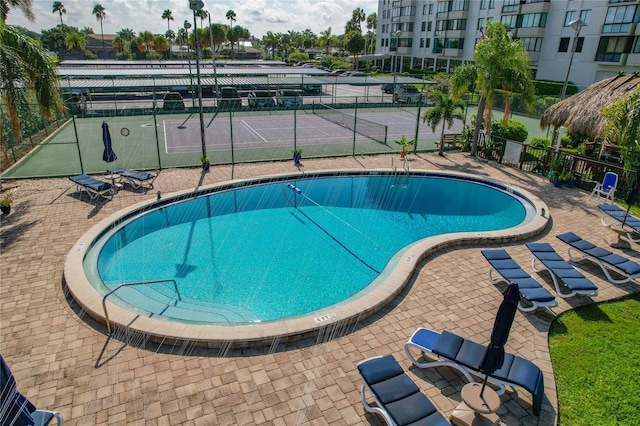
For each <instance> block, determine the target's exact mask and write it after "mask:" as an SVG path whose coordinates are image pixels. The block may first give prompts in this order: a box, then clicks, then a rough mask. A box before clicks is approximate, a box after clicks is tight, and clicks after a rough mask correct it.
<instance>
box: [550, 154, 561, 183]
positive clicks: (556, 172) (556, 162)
mask: <svg viewBox="0 0 640 426" xmlns="http://www.w3.org/2000/svg"><path fill="white" fill-rule="evenodd" d="M563 175H564V164H563V163H562V161H560V159H558V158H554V159H553V160H552V161H551V183H553V186H555V187H556V188H559V187H561V186H562V178H563Z"/></svg>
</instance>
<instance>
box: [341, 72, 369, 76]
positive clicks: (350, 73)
mask: <svg viewBox="0 0 640 426" xmlns="http://www.w3.org/2000/svg"><path fill="white" fill-rule="evenodd" d="M342 76H343V77H369V74H367V73H366V72H360V71H347V72H345V73H344V74H342Z"/></svg>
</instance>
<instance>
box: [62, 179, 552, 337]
mask: <svg viewBox="0 0 640 426" xmlns="http://www.w3.org/2000/svg"><path fill="white" fill-rule="evenodd" d="M389 172H390V170H389V169H372V170H362V169H336V170H331V169H329V170H321V171H315V172H313V173H311V174H308V173H307V174H301V173H284V174H275V175H266V176H262V177H260V178H252V179H238V180H229V181H224V182H219V183H216V184H213V185H207V186H205V187H200V188H195V189H188V190H183V191H178V192H174V193H170V194H163V199H164V200H168V199H174V198H181V197H185V196H191V195H193V194H194V193H200V192H203V191H209V190H212V189H215V188H221V187H240V186H243V185H245V184H248V183H250V182H255V181H266V180H274V181H277V180H284V179H287V178H301V177H303V178H306V177H309V175H337V176H345V175H372V174H374V175H375V174H388V173H389ZM411 173H412V174H414V173H415V174H424V175H428V176H442V177H446V176H449V177H457V178H461V179H463V180H469V181H473V182H481V183H486V184H489V185H491V186H496V187H499V188H502V189H504V190H506V191H507V192H513V193H516V194H517V195H519V196H521V197H522V198H525V199H527V200H528V201H529V202H531V204H532V205H533V206H534V209H535V216H534V217H533V219H532V220H531V221H530V222H529V223H527V224H524V225H521V226H518V227H515V228H513V227H512V228H508V229H505V230H500V231H486V232H459V233H449V234H444V235H438V236H434V237H428V238H425V239H422V240H420V241H418V242H416V243H414V244H411V245H409V246H407V248H406V249H405V250H404V251H403V252H399V253H398V254H396V256H394V258H398V259H399V261H398V262H397V263H396V264H395V266H393V267H387V268H386V269H385V271H384V272H383V275H384V278H383V280H382V281H381V282H379V283H377V284H376V285H375V286H374V288H373V289H370V290H368V291H366V292H364V294H362V295H360V296H359V297H358V298H355V296H354V297H352V298H350V299H348V300H347V301H345V302H341V303H339V304H337V305H332V306H330V307H327V308H325V309H323V310H322V312H318V311H316V312H312V313H309V314H307V315H303V316H299V317H295V318H290V319H286V320H280V321H274V322H267V323H260V324H249V325H237V324H234V325H229V326H221V325H203V324H187V323H180V322H170V321H165V320H157V319H154V318H149V317H144V316H141V315H139V314H137V313H135V312H131V311H127V310H126V309H124V308H122V307H120V306H118V305H117V304H114V303H111V302H109V301H108V300H107V302H106V304H107V308H108V312H109V320H110V323H111V324H112V326H113V328H116V329H117V328H127V329H133V330H136V331H137V332H141V333H143V334H144V335H146V336H147V337H148V338H149V339H151V340H153V341H159V342H160V341H161V342H165V343H168V342H185V341H188V342H189V343H190V344H194V345H199V346H206V347H227V348H228V347H229V346H234V347H246V346H262V345H273V344H277V343H278V342H279V341H287V340H296V339H301V338H304V337H310V336H313V335H316V334H317V335H319V336H321V335H323V334H324V333H323V331H330V330H332V329H334V328H337V327H342V326H345V325H348V324H350V323H352V322H357V321H359V320H360V319H362V318H364V317H366V316H369V315H371V314H373V313H375V312H377V311H379V310H380V309H382V308H383V307H384V306H386V305H387V304H388V303H389V302H390V301H391V300H393V299H394V298H395V297H396V296H397V295H398V294H399V293H400V292H401V291H402V290H403V289H404V288H405V287H406V285H407V284H408V283H409V280H410V279H411V276H412V275H413V272H414V270H415V269H416V267H417V265H418V264H419V263H420V262H421V261H422V260H423V259H425V258H426V257H428V256H430V255H431V254H433V253H435V252H437V251H439V250H442V249H443V248H448V247H454V246H461V245H470V244H471V245H473V244H489V243H494V244H495V243H507V242H514V241H520V240H523V239H527V238H530V237H532V236H534V235H537V234H539V233H541V232H542V231H544V229H546V227H547V225H548V223H549V220H550V213H549V209H548V207H547V205H546V203H544V202H543V201H542V200H541V199H540V198H538V197H537V196H535V195H534V194H532V193H530V192H529V191H526V190H524V189H522V188H520V187H516V186H514V185H510V184H506V183H504V182H501V181H498V180H495V179H490V178H479V177H477V176H474V175H470V174H466V173H459V172H450V171H433V170H412V171H411ZM156 202H157V200H147V201H143V202H140V203H137V204H135V205H132V206H130V207H128V208H125V209H123V210H120V211H118V212H116V213H114V214H113V215H110V216H109V217H107V218H105V219H104V220H102V221H100V222H99V223H98V224H96V225H95V226H93V227H92V228H91V229H90V230H89V231H87V232H86V233H85V234H84V235H83V236H82V237H81V238H80V239H78V240H77V242H76V243H75V244H74V246H73V248H72V249H71V251H70V252H69V254H68V255H67V258H66V260H65V264H64V272H63V282H64V285H65V286H66V288H67V289H68V290H69V292H70V294H71V296H72V297H73V299H74V300H75V302H76V303H78V305H80V306H81V308H82V310H83V311H84V312H86V313H88V314H89V315H90V316H91V317H93V318H94V319H96V320H98V321H100V322H101V323H102V324H105V317H104V313H103V308H102V297H103V296H102V295H101V294H100V293H98V291H97V290H96V289H95V288H94V287H93V286H92V285H91V284H90V283H89V282H88V280H87V279H86V277H85V272H84V268H83V260H84V257H85V254H86V252H87V248H88V247H89V246H90V244H91V243H92V242H93V241H94V240H95V239H96V238H97V237H99V236H100V235H101V234H103V233H104V232H105V229H107V228H109V227H110V226H111V225H112V224H113V223H115V222H117V221H119V220H121V218H122V217H126V216H128V215H130V214H131V213H132V212H134V211H137V210H140V209H141V208H143V207H145V206H148V205H151V204H155V203H156ZM354 298H355V300H353V299H354ZM105 331H106V326H105Z"/></svg>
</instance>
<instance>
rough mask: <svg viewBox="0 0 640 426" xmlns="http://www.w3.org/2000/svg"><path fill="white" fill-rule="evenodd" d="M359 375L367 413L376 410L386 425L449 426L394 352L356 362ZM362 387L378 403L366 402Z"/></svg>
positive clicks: (363, 402)
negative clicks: (394, 355) (372, 404)
mask: <svg viewBox="0 0 640 426" xmlns="http://www.w3.org/2000/svg"><path fill="white" fill-rule="evenodd" d="M358 371H360V375H361V376H362V388H361V392H362V404H364V409H365V410H366V411H367V412H369V413H377V414H379V415H380V416H382V418H383V419H384V420H385V422H386V423H387V424H388V425H389V426H396V425H397V426H404V425H425V426H427V425H429V426H446V425H451V423H449V421H448V420H447V419H446V418H445V417H444V416H443V415H442V414H440V413H439V412H438V409H437V408H436V407H435V406H434V405H433V403H432V402H431V401H430V400H429V398H427V397H426V396H425V395H424V394H423V393H422V392H420V388H418V385H416V384H415V382H414V381H413V380H411V378H410V377H409V376H407V374H406V373H405V372H404V370H403V369H402V367H401V366H400V364H398V362H397V361H396V360H395V358H394V357H393V355H386V356H379V357H374V358H369V359H365V360H364V361H361V362H359V363H358ZM365 390H369V392H370V393H371V394H372V395H373V399H374V400H375V402H376V405H377V406H371V405H369V404H368V403H367V399H366V396H365Z"/></svg>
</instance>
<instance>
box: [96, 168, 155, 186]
mask: <svg viewBox="0 0 640 426" xmlns="http://www.w3.org/2000/svg"><path fill="white" fill-rule="evenodd" d="M107 172H108V173H110V174H112V175H118V176H120V177H121V178H122V179H124V181H125V182H127V183H128V184H129V185H131V186H132V187H133V188H135V189H138V188H142V187H144V186H145V185H146V186H147V188H149V189H152V188H153V181H154V180H156V177H157V175H154V174H151V173H147V172H141V171H137V170H129V169H125V168H124V167H114V168H112V169H109V170H107Z"/></svg>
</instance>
